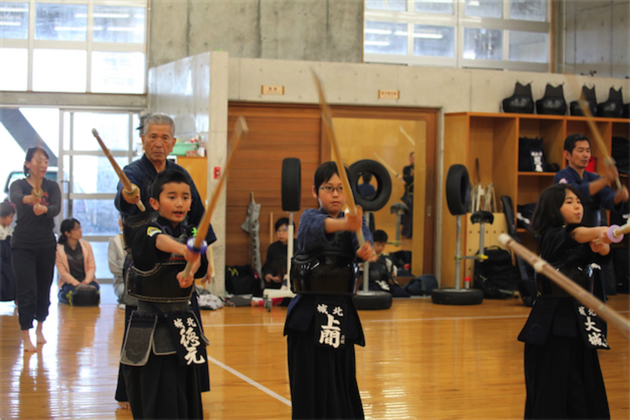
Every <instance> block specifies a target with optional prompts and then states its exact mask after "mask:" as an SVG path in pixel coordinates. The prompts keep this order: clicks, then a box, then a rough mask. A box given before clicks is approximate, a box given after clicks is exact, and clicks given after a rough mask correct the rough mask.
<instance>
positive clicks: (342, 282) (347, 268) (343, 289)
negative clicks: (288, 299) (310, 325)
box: [291, 249, 358, 295]
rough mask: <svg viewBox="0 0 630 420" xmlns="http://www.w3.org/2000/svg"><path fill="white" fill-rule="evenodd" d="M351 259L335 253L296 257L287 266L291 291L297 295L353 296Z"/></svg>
mask: <svg viewBox="0 0 630 420" xmlns="http://www.w3.org/2000/svg"><path fill="white" fill-rule="evenodd" d="M357 277H358V271H357V266H356V264H355V263H354V256H353V255H348V254H345V253H342V252H339V251H336V250H321V249H320V250H317V251H316V252H312V253H310V254H303V255H296V256H294V257H293V258H292V263H291V288H292V289H293V292H295V293H300V294H317V295H353V294H355V293H356V291H357Z"/></svg>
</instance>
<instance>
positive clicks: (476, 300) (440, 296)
mask: <svg viewBox="0 0 630 420" xmlns="http://www.w3.org/2000/svg"><path fill="white" fill-rule="evenodd" d="M431 301H432V302H433V303H437V304H440V305H479V304H480V303H481V302H483V292H482V291H481V290H479V289H447V288H445V289H433V292H432V293H431Z"/></svg>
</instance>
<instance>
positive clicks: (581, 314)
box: [577, 304, 610, 350]
mask: <svg viewBox="0 0 630 420" xmlns="http://www.w3.org/2000/svg"><path fill="white" fill-rule="evenodd" d="M577 313H578V328H579V329H580V332H581V334H582V336H583V337H584V338H585V339H586V342H587V344H588V346H589V347H591V348H595V349H602V350H610V347H608V342H607V341H606V324H605V323H604V321H603V320H602V319H601V318H600V317H598V316H597V314H596V313H595V312H594V311H592V310H591V309H589V308H587V307H585V306H583V305H580V304H578V305H577Z"/></svg>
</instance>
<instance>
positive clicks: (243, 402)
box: [0, 285, 630, 419]
mask: <svg viewBox="0 0 630 420" xmlns="http://www.w3.org/2000/svg"><path fill="white" fill-rule="evenodd" d="M609 304H610V306H611V307H613V308H614V309H616V310H618V311H620V312H621V313H622V314H623V315H624V316H625V317H630V315H629V314H630V296H629V295H624V294H620V295H617V296H612V297H611V299H610V301H609ZM16 312H17V311H16V309H15V306H14V305H13V303H6V302H0V328H1V331H2V334H1V337H0V372H2V379H1V381H0V418H1V419H10V418H19V419H45V418H55V419H61V418H67V419H78V418H81V419H84V418H94V419H131V418H132V416H131V413H130V412H129V411H128V410H122V409H119V408H118V406H117V404H116V402H115V401H114V398H113V395H114V388H115V384H116V374H117V370H118V354H119V350H120V344H121V340H122V331H123V329H122V323H123V318H124V313H123V312H124V311H122V310H119V309H117V306H116V304H115V300H114V297H113V292H112V291H111V285H103V302H102V303H101V306H100V307H99V308H72V307H68V306H65V305H59V304H58V303H57V300H56V297H55V298H54V299H53V303H52V305H51V314H50V317H49V318H48V321H47V322H46V323H45V324H44V325H45V327H44V333H45V336H46V338H47V340H48V343H47V344H45V345H43V347H42V348H41V349H40V350H39V351H38V352H37V353H27V354H25V353H24V352H23V351H22V347H21V344H20V336H19V326H18V321H17V313H16ZM528 312H529V309H528V308H526V307H524V306H523V305H522V304H521V303H520V301H518V300H502V301H496V300H495V301H491V300H486V301H484V303H483V304H481V305H478V306H441V305H434V304H432V303H431V301H430V300H429V299H406V300H396V301H395V302H394V305H393V307H392V309H390V310H386V311H361V312H360V316H361V319H362V322H363V328H364V330H365V335H366V340H367V346H366V347H365V348H357V377H358V382H359V389H360V390H361V396H362V399H363V405H364V407H365V413H366V416H367V417H368V418H374V419H385V418H390V419H517V418H522V417H523V405H524V400H525V386H524V379H523V369H522V364H523V361H522V359H523V357H522V353H523V345H522V343H519V342H518V341H517V340H516V337H517V335H518V332H519V331H520V328H521V327H522V326H523V324H524V322H525V319H526V317H527V314H528ZM285 315H286V308H278V307H274V308H273V310H272V311H271V312H267V311H266V310H264V309H263V308H262V307H261V308H251V307H242V308H223V309H219V310H217V311H202V317H203V324H204V327H205V330H206V334H207V335H208V337H209V338H210V341H211V345H210V347H209V350H208V352H209V356H210V381H211V387H212V390H211V391H210V392H208V393H204V394H203V404H204V414H205V417H206V418H208V419H287V418H290V415H291V408H290V395H289V386H288V382H287V381H288V375H287V368H286V342H285V339H284V337H283V336H282V328H283V322H284V317H285ZM609 343H610V345H611V347H612V350H611V351H606V352H600V359H601V363H602V368H603V371H604V378H605V381H606V387H607V390H608V398H609V402H610V408H611V414H612V418H613V419H628V418H630V361H629V356H630V351H629V350H630V345H629V342H628V341H627V340H626V339H625V338H623V337H622V336H621V335H620V334H619V333H617V332H616V331H614V330H612V331H610V334H609Z"/></svg>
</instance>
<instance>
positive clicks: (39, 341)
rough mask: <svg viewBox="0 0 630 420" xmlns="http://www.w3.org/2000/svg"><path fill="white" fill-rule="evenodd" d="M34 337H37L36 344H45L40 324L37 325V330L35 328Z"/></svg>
mask: <svg viewBox="0 0 630 420" xmlns="http://www.w3.org/2000/svg"><path fill="white" fill-rule="evenodd" d="M35 336H36V337H37V344H46V339H45V338H44V333H43V332H42V324H41V323H38V324H37V328H35Z"/></svg>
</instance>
